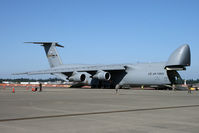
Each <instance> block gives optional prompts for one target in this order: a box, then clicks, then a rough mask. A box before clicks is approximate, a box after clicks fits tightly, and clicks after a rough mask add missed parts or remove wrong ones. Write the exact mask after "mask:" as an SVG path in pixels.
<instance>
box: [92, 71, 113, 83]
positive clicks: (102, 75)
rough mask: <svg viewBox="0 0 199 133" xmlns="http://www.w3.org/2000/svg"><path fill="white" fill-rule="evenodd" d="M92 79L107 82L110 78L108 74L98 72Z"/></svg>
mask: <svg viewBox="0 0 199 133" xmlns="http://www.w3.org/2000/svg"><path fill="white" fill-rule="evenodd" d="M93 78H96V79H99V80H105V81H108V80H110V78H111V74H110V73H109V72H104V71H98V72H97V73H96V74H95V75H94V76H93Z"/></svg>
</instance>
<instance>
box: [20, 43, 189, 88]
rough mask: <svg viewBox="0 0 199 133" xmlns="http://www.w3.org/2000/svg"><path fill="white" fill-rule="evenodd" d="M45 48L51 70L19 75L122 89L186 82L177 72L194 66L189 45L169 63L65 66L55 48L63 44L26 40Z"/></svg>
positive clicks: (176, 52) (169, 60) (178, 52)
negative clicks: (46, 77) (53, 76)
mask: <svg viewBox="0 0 199 133" xmlns="http://www.w3.org/2000/svg"><path fill="white" fill-rule="evenodd" d="M26 43H33V44H40V45H41V46H43V47H44V49H45V52H46V56H47V58H48V62H49V64H50V67H51V68H50V69H47V70H40V71H32V72H25V73H17V75H18V74H28V75H34V74H52V75H55V76H56V77H58V78H60V79H63V80H65V81H70V82H75V83H80V84H83V85H90V86H91V87H92V88H101V87H105V88H121V87H123V86H126V85H128V86H150V87H170V88H171V87H172V85H176V84H181V83H183V81H182V79H181V77H180V75H179V73H178V72H177V71H180V70H186V67H187V66H190V65H191V52H190V47H189V45H187V44H185V45H182V46H181V47H179V48H178V49H176V50H175V51H174V52H173V53H172V54H171V56H170V57H169V59H168V61H167V62H162V63H137V64H114V65H81V64H79V65H77V64H75V65H73V64H66V65H64V64H63V63H62V61H61V59H60V56H59V54H58V52H57V50H56V46H57V47H64V46H62V45H59V44H58V43H57V42H26Z"/></svg>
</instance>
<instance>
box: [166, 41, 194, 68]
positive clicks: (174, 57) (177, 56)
mask: <svg viewBox="0 0 199 133" xmlns="http://www.w3.org/2000/svg"><path fill="white" fill-rule="evenodd" d="M190 65H191V51H190V47H189V45H188V44H184V45H182V46H180V47H179V48H178V49H176V50H175V51H174V52H173V53H172V54H171V56H170V57H169V60H168V61H167V63H166V67H170V66H179V67H182V66H183V67H184V66H190Z"/></svg>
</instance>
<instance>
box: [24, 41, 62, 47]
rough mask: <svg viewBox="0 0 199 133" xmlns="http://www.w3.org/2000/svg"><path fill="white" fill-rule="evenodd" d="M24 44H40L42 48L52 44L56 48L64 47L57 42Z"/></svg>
mask: <svg viewBox="0 0 199 133" xmlns="http://www.w3.org/2000/svg"><path fill="white" fill-rule="evenodd" d="M24 43H32V44H41V45H42V46H43V45H52V44H54V46H57V47H62V48H63V47H64V46H62V45H60V44H58V42H24Z"/></svg>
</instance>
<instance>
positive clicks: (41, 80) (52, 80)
mask: <svg viewBox="0 0 199 133" xmlns="http://www.w3.org/2000/svg"><path fill="white" fill-rule="evenodd" d="M3 81H9V82H15V83H20V82H56V81H63V80H61V79H58V78H49V79H28V78H17V79H0V83H2V82H3Z"/></svg>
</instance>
